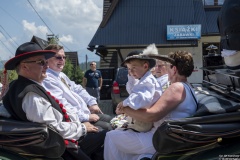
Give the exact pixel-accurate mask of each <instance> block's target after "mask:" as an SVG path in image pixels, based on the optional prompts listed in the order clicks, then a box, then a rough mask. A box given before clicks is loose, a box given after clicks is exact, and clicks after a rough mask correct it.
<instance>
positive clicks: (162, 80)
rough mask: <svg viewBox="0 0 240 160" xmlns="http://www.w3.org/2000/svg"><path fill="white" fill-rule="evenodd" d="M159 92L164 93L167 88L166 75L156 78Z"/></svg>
mask: <svg viewBox="0 0 240 160" xmlns="http://www.w3.org/2000/svg"><path fill="white" fill-rule="evenodd" d="M157 81H158V83H159V85H160V86H161V91H162V92H164V91H165V90H166V89H167V88H168V87H169V81H168V74H164V75H162V76H160V77H158V78H157Z"/></svg>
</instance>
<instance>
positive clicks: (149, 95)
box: [123, 71, 162, 110]
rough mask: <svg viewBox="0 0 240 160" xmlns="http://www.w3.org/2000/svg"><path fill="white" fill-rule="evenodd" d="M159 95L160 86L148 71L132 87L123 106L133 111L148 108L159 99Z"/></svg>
mask: <svg viewBox="0 0 240 160" xmlns="http://www.w3.org/2000/svg"><path fill="white" fill-rule="evenodd" d="M161 94H162V91H161V86H160V85H159V83H158V82H157V80H156V78H155V77H154V76H153V75H152V73H151V72H150V71H148V72H147V73H146V74H145V75H144V76H143V77H142V78H141V79H140V80H139V81H138V83H136V84H135V85H134V86H133V88H132V92H131V94H130V95H129V97H128V98H127V99H125V100H124V101H123V106H129V107H131V108H132V109H135V110H137V109H140V108H149V107H151V106H152V105H153V104H154V103H155V102H156V101H157V100H158V99H159V98H160V96H161Z"/></svg>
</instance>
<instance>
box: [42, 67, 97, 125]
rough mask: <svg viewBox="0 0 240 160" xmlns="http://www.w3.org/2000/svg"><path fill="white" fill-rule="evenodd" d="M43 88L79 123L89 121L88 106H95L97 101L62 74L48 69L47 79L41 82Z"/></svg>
mask: <svg viewBox="0 0 240 160" xmlns="http://www.w3.org/2000/svg"><path fill="white" fill-rule="evenodd" d="M61 78H63V79H64V80H65V82H66V83H67V85H68V86H69V87H67V86H66V85H65V84H64V83H63V82H62V81H61ZM43 86H44V88H45V89H46V90H47V91H49V92H50V93H51V95H53V96H55V97H56V98H57V99H58V100H59V101H60V102H61V103H62V104H63V105H64V106H65V107H66V108H68V109H71V111H72V112H73V113H76V114H78V116H79V119H80V121H81V122H85V121H89V115H90V114H91V113H90V110H89V109H88V106H92V105H94V104H97V101H96V98H94V97H92V96H91V95H89V94H88V92H87V91H86V90H85V89H84V88H83V87H82V86H81V85H77V84H76V83H75V82H74V81H71V80H70V79H69V78H68V77H67V76H66V75H65V74H64V73H63V72H55V71H53V70H52V69H50V68H49V69H48V70H47V78H45V79H44V81H43ZM87 105H88V106H87Z"/></svg>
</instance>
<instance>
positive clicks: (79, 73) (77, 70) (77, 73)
mask: <svg viewBox="0 0 240 160" xmlns="http://www.w3.org/2000/svg"><path fill="white" fill-rule="evenodd" d="M74 70H75V72H74V74H73V80H74V81H75V83H77V84H82V79H83V76H84V73H83V71H82V70H81V69H80V67H79V66H77V67H76V68H75V69H74Z"/></svg>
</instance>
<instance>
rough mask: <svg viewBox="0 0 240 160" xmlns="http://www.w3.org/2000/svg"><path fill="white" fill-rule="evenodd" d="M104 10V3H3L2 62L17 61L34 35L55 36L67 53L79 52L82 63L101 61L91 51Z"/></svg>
mask: <svg viewBox="0 0 240 160" xmlns="http://www.w3.org/2000/svg"><path fill="white" fill-rule="evenodd" d="M32 6H33V7H32ZM102 8H103V0H0V60H8V59H10V58H12V57H14V55H15V51H16V49H17V47H18V46H19V45H21V44H23V43H25V42H29V41H30V40H31V38H32V36H33V35H34V36H37V37H39V38H42V39H44V40H46V39H47V35H49V34H54V35H56V36H58V38H59V44H60V45H63V46H64V48H65V51H77V52H78V58H79V62H80V63H81V62H85V57H86V55H87V56H88V61H99V59H100V58H99V56H97V55H95V53H94V52H90V51H89V50H87V47H88V44H89V43H90V41H91V39H92V37H93V36H94V34H95V32H96V30H97V28H98V26H99V25H100V23H101V20H102V10H103V9H102ZM34 9H35V10H36V12H37V13H36V12H35V10H34ZM38 15H39V16H40V17H41V18H40V17H39V16H38Z"/></svg>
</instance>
